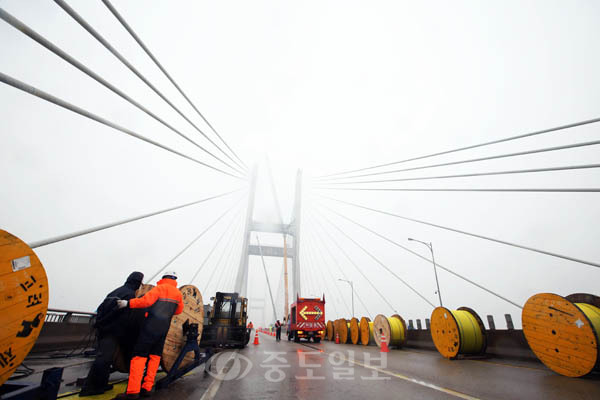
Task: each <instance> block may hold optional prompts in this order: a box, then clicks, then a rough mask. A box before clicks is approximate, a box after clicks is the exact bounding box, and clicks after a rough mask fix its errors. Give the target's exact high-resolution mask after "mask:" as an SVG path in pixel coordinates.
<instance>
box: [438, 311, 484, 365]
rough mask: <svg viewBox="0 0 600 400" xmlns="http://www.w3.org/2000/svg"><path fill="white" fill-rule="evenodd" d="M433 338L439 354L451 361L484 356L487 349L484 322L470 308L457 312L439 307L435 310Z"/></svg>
mask: <svg viewBox="0 0 600 400" xmlns="http://www.w3.org/2000/svg"><path fill="white" fill-rule="evenodd" d="M431 338H432V339H433V343H434V344H435V347H436V349H437V350H438V352H439V353H440V354H441V355H442V356H444V357H446V358H448V359H451V360H452V359H456V358H458V357H459V356H463V357H464V356H478V355H482V354H484V353H485V349H486V347H487V339H486V331H485V326H484V325H483V321H482V320H481V318H479V315H477V313H476V312H475V311H474V310H472V309H470V308H468V307H460V308H459V309H457V310H449V309H447V308H445V307H437V308H436V309H435V310H433V312H432V313H431Z"/></svg>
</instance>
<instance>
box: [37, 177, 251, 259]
mask: <svg viewBox="0 0 600 400" xmlns="http://www.w3.org/2000/svg"><path fill="white" fill-rule="evenodd" d="M240 190H241V189H237V190H233V191H230V192H226V193H221V194H219V195H216V196H211V197H207V198H204V199H200V200H196V201H193V202H191V203H185V204H182V205H179V206H175V207H170V208H165V209H163V210H159V211H154V212H151V213H147V214H142V215H139V216H137V217H133V218H127V219H124V220H120V221H116V222H111V223H108V224H104V225H99V226H95V227H93V228H88V229H83V230H80V231H75V232H71V233H66V234H63V235H59V236H55V237H52V238H48V239H43V240H38V241H35V242H30V243H28V244H27V245H28V246H29V247H31V248H32V249H36V248H39V247H42V246H47V245H49V244H54V243H58V242H62V241H63V240H67V239H73V238H76V237H79V236H83V235H87V234H90V233H94V232H98V231H102V230H104V229H108V228H113V227H115V226H119V225H124V224H128V223H130V222H133V221H139V220H141V219H144V218H148V217H153V216H155V215H159V214H164V213H166V212H169V211H174V210H178V209H181V208H184V207H189V206H193V205H195V204H199V203H203V202H205V201H210V200H214V199H219V198H222V197H225V196H228V195H230V194H232V193H235V192H238V191H240Z"/></svg>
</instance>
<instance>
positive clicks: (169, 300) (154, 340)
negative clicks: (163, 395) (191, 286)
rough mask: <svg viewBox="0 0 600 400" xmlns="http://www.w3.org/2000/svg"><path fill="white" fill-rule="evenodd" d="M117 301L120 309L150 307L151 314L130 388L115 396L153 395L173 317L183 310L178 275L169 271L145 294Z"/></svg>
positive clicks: (136, 350)
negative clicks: (155, 379)
mask: <svg viewBox="0 0 600 400" xmlns="http://www.w3.org/2000/svg"><path fill="white" fill-rule="evenodd" d="M117 304H118V306H119V307H120V308H125V307H129V308H147V309H148V316H147V317H146V319H145V320H144V324H143V326H142V329H141V332H140V335H139V336H138V340H137V342H136V344H135V347H134V349H133V358H132V359H131V364H130V366H129V382H128V383H127V391H126V392H125V393H121V394H119V395H117V397H115V399H138V398H139V397H140V395H141V396H142V397H149V396H150V392H151V391H152V387H153V386H154V378H155V377H156V371H157V370H158V366H159V364H160V356H161V355H162V351H163V347H164V344H165V339H166V337H167V333H168V332H169V328H170V327H171V318H172V317H173V315H177V314H181V312H182V311H183V296H182V295H181V292H180V291H179V289H177V274H176V273H175V272H167V273H165V274H164V275H163V277H162V279H161V280H160V281H158V283H157V284H156V286H155V287H154V288H152V290H150V291H149V292H148V293H146V294H145V295H144V296H143V297H140V298H136V299H131V300H129V301H127V300H118V301H117ZM146 363H147V364H148V365H147V366H146ZM144 369H146V376H145V377H144ZM142 379H143V383H142Z"/></svg>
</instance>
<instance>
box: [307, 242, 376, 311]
mask: <svg viewBox="0 0 600 400" xmlns="http://www.w3.org/2000/svg"><path fill="white" fill-rule="evenodd" d="M310 247H311V253H313V258H314V259H315V260H317V257H316V254H317V252H314V251H313V250H314V249H317V247H316V245H314V242H311V245H310ZM317 251H319V250H318V249H317ZM321 259H323V261H325V258H324V257H323V255H322V254H321ZM315 262H316V261H315ZM328 267H329V263H327V262H324V266H323V268H318V270H319V272H321V276H322V277H323V281H324V282H327V280H326V278H325V274H324V273H323V270H326V271H327V273H328V274H329V277H330V278H331V284H332V285H333V286H335V288H336V289H337V291H338V293H339V295H340V299H341V300H342V302H343V303H344V306H345V307H346V310H348V315H351V314H352V309H351V308H350V307H349V306H348V303H347V302H346V300H345V296H344V294H343V293H342V289H340V287H339V286H338V284H337V280H336V279H335V277H334V276H333V273H332V272H331V269H330V268H328ZM340 273H341V274H342V276H343V277H344V279H346V280H349V279H348V277H347V276H346V274H345V273H344V272H343V270H341V269H340ZM354 292H355V293H356V297H357V298H358V300H359V302H360V304H361V305H362V306H363V308H364V309H365V310H366V311H367V314H369V316H370V315H371V313H369V310H368V309H367V306H366V305H365V303H364V302H363V301H362V298H361V297H360V296H359V294H358V292H357V291H356V290H354Z"/></svg>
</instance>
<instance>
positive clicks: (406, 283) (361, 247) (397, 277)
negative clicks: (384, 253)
mask: <svg viewBox="0 0 600 400" xmlns="http://www.w3.org/2000/svg"><path fill="white" fill-rule="evenodd" d="M317 214H318V215H320V217H322V218H323V219H325V221H327V222H328V223H329V224H330V225H331V226H333V227H334V228H335V229H336V230H337V231H339V232H340V233H341V234H342V235H343V236H345V237H346V238H347V239H348V240H350V241H351V242H352V243H354V245H355V246H356V247H358V248H359V249H361V250H362V251H363V252H364V253H365V254H367V255H368V256H369V257H371V258H372V259H373V260H374V261H375V262H377V264H379V265H380V266H381V267H383V268H384V269H385V270H386V271H388V272H389V273H390V274H391V275H392V276H394V277H395V278H396V279H398V280H399V281H400V282H402V283H403V284H404V285H405V286H406V287H407V288H409V289H410V290H411V291H412V292H414V293H415V294H416V295H417V296H419V297H420V298H421V299H423V300H424V301H425V302H426V303H427V304H429V305H430V306H431V307H432V308H435V305H434V304H433V303H432V302H430V301H429V300H428V299H427V298H426V297H425V296H423V295H422V294H421V293H419V292H418V291H417V290H416V289H415V288H413V287H412V286H411V285H410V284H409V283H408V282H406V281H405V280H404V279H402V278H401V277H400V276H398V275H397V274H396V273H395V272H394V271H392V270H391V269H390V268H389V267H388V266H387V265H385V264H384V263H383V262H381V260H379V259H378V258H377V257H375V256H374V255H373V253H371V252H370V251H368V250H367V249H365V248H364V247H363V246H362V245H361V244H360V243H358V242H357V241H356V240H354V239H353V238H352V237H351V236H350V235H348V234H347V233H346V232H344V230H343V229H341V228H340V227H339V226H337V225H336V224H335V223H334V222H332V221H331V220H330V219H329V218H327V217H326V216H324V215H323V214H321V213H320V212H318V211H317Z"/></svg>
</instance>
